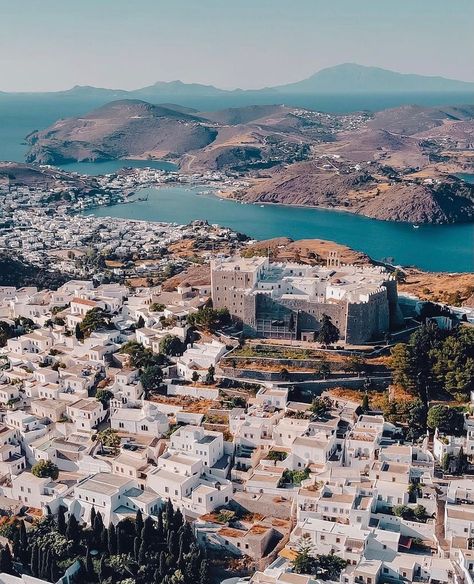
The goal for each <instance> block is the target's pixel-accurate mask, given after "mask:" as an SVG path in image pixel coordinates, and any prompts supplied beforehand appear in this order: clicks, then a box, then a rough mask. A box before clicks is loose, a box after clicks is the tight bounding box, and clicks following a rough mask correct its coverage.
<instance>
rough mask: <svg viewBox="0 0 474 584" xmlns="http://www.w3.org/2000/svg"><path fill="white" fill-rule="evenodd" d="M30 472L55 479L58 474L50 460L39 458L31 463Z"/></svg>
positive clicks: (37, 475)
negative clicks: (34, 462)
mask: <svg viewBox="0 0 474 584" xmlns="http://www.w3.org/2000/svg"><path fill="white" fill-rule="evenodd" d="M31 472H32V473H33V474H34V475H35V477H39V478H46V477H49V478H50V479H52V480H53V481H55V480H56V479H57V478H58V476H59V469H58V467H57V466H56V465H55V464H54V463H53V462H51V461H50V460H39V461H38V462H37V463H36V464H34V465H33V467H32V469H31Z"/></svg>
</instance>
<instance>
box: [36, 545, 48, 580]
mask: <svg viewBox="0 0 474 584" xmlns="http://www.w3.org/2000/svg"><path fill="white" fill-rule="evenodd" d="M47 556H48V550H47V549H45V548H44V547H43V548H39V554H38V574H39V577H40V578H43V574H44V569H45V566H46V559H47ZM43 579H44V578H43Z"/></svg>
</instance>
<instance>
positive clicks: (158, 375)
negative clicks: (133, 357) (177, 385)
mask: <svg viewBox="0 0 474 584" xmlns="http://www.w3.org/2000/svg"><path fill="white" fill-rule="evenodd" d="M140 381H141V384H142V386H143V389H144V391H145V394H146V395H148V393H149V392H150V391H152V390H157V389H158V388H159V387H160V385H161V382H162V381H163V370H162V369H161V367H159V366H158V365H152V366H151V367H146V368H145V370H144V371H143V373H142V374H141V375H140Z"/></svg>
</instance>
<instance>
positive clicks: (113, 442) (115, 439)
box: [97, 428, 121, 450]
mask: <svg viewBox="0 0 474 584" xmlns="http://www.w3.org/2000/svg"><path fill="white" fill-rule="evenodd" d="M97 441H98V442H100V443H101V444H102V445H103V446H106V447H107V448H113V449H114V450H115V449H117V448H118V447H119V446H120V442H121V440H120V436H119V435H118V432H117V430H114V429H112V428H106V429H105V430H102V431H101V432H98V434H97Z"/></svg>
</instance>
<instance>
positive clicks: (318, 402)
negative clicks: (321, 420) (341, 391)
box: [310, 396, 332, 417]
mask: <svg viewBox="0 0 474 584" xmlns="http://www.w3.org/2000/svg"><path fill="white" fill-rule="evenodd" d="M331 408H332V401H331V398H329V397H327V396H324V397H320V396H319V397H315V398H314V399H313V402H312V404H311V407H310V410H311V412H312V413H313V414H315V415H316V416H317V417H322V416H324V415H326V414H327V413H328V412H330V411H331Z"/></svg>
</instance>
